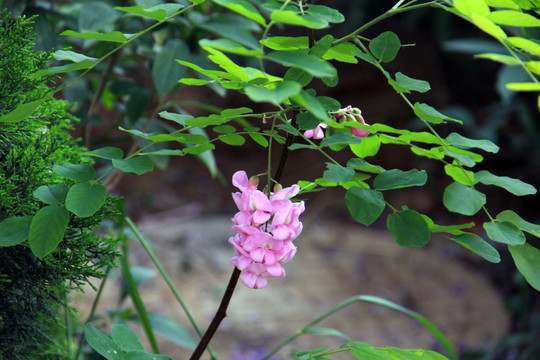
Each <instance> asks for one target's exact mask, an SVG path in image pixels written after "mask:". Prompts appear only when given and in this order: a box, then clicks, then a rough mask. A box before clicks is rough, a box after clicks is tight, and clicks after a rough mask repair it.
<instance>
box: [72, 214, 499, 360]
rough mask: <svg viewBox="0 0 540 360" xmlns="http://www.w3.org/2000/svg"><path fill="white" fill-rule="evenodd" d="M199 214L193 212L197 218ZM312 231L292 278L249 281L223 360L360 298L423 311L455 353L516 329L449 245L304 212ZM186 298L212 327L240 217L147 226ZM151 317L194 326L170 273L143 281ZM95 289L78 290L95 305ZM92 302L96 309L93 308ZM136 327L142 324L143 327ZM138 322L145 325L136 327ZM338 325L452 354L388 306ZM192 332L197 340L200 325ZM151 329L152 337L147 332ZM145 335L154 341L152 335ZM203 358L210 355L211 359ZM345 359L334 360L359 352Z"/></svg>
mask: <svg viewBox="0 0 540 360" xmlns="http://www.w3.org/2000/svg"><path fill="white" fill-rule="evenodd" d="M190 214H191V215H190ZM304 222H305V231H304V232H303V233H302V234H301V235H300V237H299V238H298V239H297V240H295V242H296V244H297V246H298V249H299V250H298V253H297V255H296V257H295V258H294V259H293V260H292V261H291V262H290V263H287V264H286V265H285V268H286V271H287V276H286V278H284V279H271V280H270V281H269V285H268V287H267V288H265V289H262V290H251V289H248V288H246V287H245V286H243V285H242V284H241V283H239V284H238V286H237V289H236V292H235V293H234V296H233V298H232V301H231V305H230V308H229V310H228V317H227V318H226V319H225V320H224V321H223V323H222V325H221V327H220V328H219V330H218V332H217V334H216V336H215V338H214V339H213V341H212V343H211V345H212V347H213V348H214V349H215V351H216V352H217V354H218V356H219V358H220V359H231V360H256V359H260V358H262V356H263V354H266V353H267V352H268V351H269V350H271V349H272V348H274V347H275V346H277V345H278V344H279V343H280V342H281V341H283V340H284V339H286V338H287V337H288V336H290V335H291V334H293V333H294V332H295V331H297V330H298V329H301V328H302V327H304V326H305V325H306V324H307V323H309V322H310V321H312V320H313V319H314V318H316V317H317V316H319V315H321V314H323V313H325V312H326V311H328V310H330V309H331V308H333V307H334V306H336V305H338V304H339V303H341V302H342V301H344V300H346V299H347V298H349V297H352V296H356V295H373V296H379V297H382V298H385V299H387V300H390V301H393V302H395V303H397V304H399V305H402V306H405V307H407V308H409V309H411V310H414V311H416V312H418V313H420V314H422V315H423V316H425V317H426V318H427V319H429V320H430V321H431V322H432V323H433V324H434V325H435V326H437V327H438V328H439V329H440V330H442V331H443V333H444V334H446V336H447V337H448V338H449V339H450V340H451V342H452V343H453V344H454V346H455V347H456V349H458V350H463V349H488V348H489V347H490V346H492V345H493V344H494V343H495V341H496V340H497V339H498V338H500V337H501V336H503V335H504V334H505V333H506V332H507V331H508V328H509V320H508V318H507V315H506V314H505V312H504V309H503V302H502V299H501V297H500V296H499V294H498V293H497V291H496V290H495V289H494V288H493V286H492V285H490V283H489V281H488V280H487V278H486V277H485V276H484V274H482V273H479V272H478V271H476V270H475V269H473V268H467V267H466V266H463V264H462V263H460V262H458V261H456V260H454V259H453V256H452V250H448V249H452V248H455V246H457V245H452V246H450V247H446V244H445V243H444V241H446V242H449V240H441V239H437V240H434V241H433V242H434V243H439V246H431V247H428V248H425V249H424V248H423V249H405V248H401V247H399V246H397V245H396V244H395V242H394V241H393V240H392V239H391V238H390V236H389V235H388V234H387V233H386V232H384V231H377V230H375V231H374V230H368V229H366V228H364V227H363V226H361V225H358V226H355V225H343V224H336V223H332V222H325V221H324V218H321V217H320V216H315V217H309V216H307V217H306V218H305V219H304ZM139 224H140V228H141V231H142V233H143V234H144V235H145V236H146V237H147V238H148V239H150V240H151V241H152V244H153V245H152V246H153V249H154V251H155V252H156V254H157V256H158V258H159V259H160V261H161V262H162V263H163V265H164V266H165V268H166V270H167V271H168V272H169V274H170V276H171V278H172V279H173V281H174V283H175V285H176V286H177V288H178V290H179V292H180V294H181V295H182V297H183V298H184V300H185V302H186V303H187V305H188V306H189V308H190V309H191V312H192V313H193V314H194V316H195V318H196V320H197V322H198V323H199V324H200V326H201V327H202V328H203V329H205V328H206V326H207V325H208V323H209V321H210V320H211V318H212V317H213V315H214V313H215V311H216V309H217V306H218V304H219V301H220V295H221V294H222V293H223V291H224V289H225V286H226V284H227V281H228V279H229V276H230V274H231V272H232V265H230V264H229V263H228V259H229V258H230V257H231V256H232V255H233V251H232V248H231V247H230V246H229V244H228V243H227V239H228V237H229V236H230V235H231V234H232V230H231V221H230V218H229V217H224V216H203V217H201V216H199V215H198V210H197V208H196V207H195V208H193V207H191V208H190V207H189V206H187V207H180V208H176V209H172V210H169V211H166V212H162V213H157V214H154V215H152V216H148V217H143V218H142V219H141V221H140V222H139ZM131 260H132V262H133V263H134V264H135V265H137V266H142V267H147V268H152V269H154V266H153V264H152V263H151V261H150V259H149V257H148V256H147V254H146V253H145V252H144V250H143V249H142V247H141V246H140V245H139V244H137V243H135V242H134V243H133V245H132V249H131ZM120 284H121V280H120V278H119V277H118V276H116V277H113V281H110V282H109V283H108V285H107V287H106V291H105V295H104V296H105V297H104V299H103V301H102V305H101V306H100V308H99V313H101V314H102V315H104V317H105V318H106V317H107V315H106V310H107V309H110V308H113V307H114V306H115V304H116V303H117V299H118V288H119V286H120ZM140 290H141V294H142V297H143V300H144V302H145V304H146V305H147V307H148V310H149V312H155V313H159V314H162V315H166V316H170V317H171V318H172V319H174V320H175V321H178V322H179V323H181V324H182V325H184V326H185V327H186V328H187V329H190V327H189V323H188V321H187V318H186V316H185V315H184V314H183V313H182V310H181V308H180V306H179V305H178V303H177V302H176V301H175V299H174V297H173V295H172V293H171V292H170V290H169V289H168V287H167V285H166V283H165V282H164V281H163V280H162V279H160V278H159V276H158V277H157V278H155V279H152V280H150V281H146V282H144V283H143V284H141V285H140ZM94 295H95V293H94V292H93V291H88V292H87V294H86V295H84V296H82V295H76V299H77V301H78V303H79V304H81V306H83V307H86V308H88V307H89V304H90V302H91V300H92V298H93V296H94ZM85 304H86V305H85ZM132 325H133V324H132ZM132 327H134V328H135V329H137V330H138V331H139V332H140V329H138V328H137V326H136V325H133V326H132ZM317 327H323V328H335V329H337V330H339V331H341V332H342V333H344V334H345V335H347V336H348V337H350V338H351V339H353V340H358V341H364V342H367V343H370V344H372V345H375V346H398V347H403V348H427V349H434V350H440V351H441V352H443V353H444V350H442V348H441V346H440V345H439V344H438V343H437V341H436V339H435V338H434V337H433V336H432V335H431V334H430V333H429V332H428V331H427V330H426V329H424V328H423V327H422V326H421V325H420V324H419V323H418V322H417V321H416V320H414V319H412V318H411V317H409V316H407V315H404V314H402V313H399V312H396V311H394V310H390V309H388V308H384V307H381V306H377V305H372V304H367V303H362V302H357V303H354V304H352V305H350V306H349V307H347V308H344V309H342V310H340V311H338V312H337V313H335V314H334V315H332V316H331V317H329V318H327V319H326V320H324V321H323V322H321V323H320V324H318V325H317ZM190 333H191V334H192V335H193V337H194V338H196V335H195V333H194V331H191V330H190ZM141 334H142V333H141ZM142 337H144V336H142ZM159 341H160V345H161V347H160V349H161V351H162V353H163V354H166V355H169V356H171V357H172V358H173V359H175V360H181V359H187V358H188V357H189V354H190V353H191V351H190V350H186V349H182V348H181V347H179V346H177V345H175V344H173V343H171V342H170V341H168V340H166V339H165V338H164V337H161V336H160V337H159ZM344 342H346V341H345V340H343V339H340V338H336V337H329V336H319V335H303V336H300V337H299V338H297V339H296V340H295V341H294V342H293V343H292V344H290V345H289V346H287V347H286V348H285V349H283V350H281V351H280V352H279V353H278V354H277V355H276V356H275V357H274V359H276V360H277V359H287V358H290V357H289V353H290V352H291V351H293V350H305V349H313V348H321V347H332V348H337V347H339V345H340V344H343V343H344ZM205 356H206V357H203V358H205V359H206V358H209V357H208V356H207V355H205ZM350 358H351V357H350V356H348V357H347V356H344V355H339V356H336V357H335V359H350Z"/></svg>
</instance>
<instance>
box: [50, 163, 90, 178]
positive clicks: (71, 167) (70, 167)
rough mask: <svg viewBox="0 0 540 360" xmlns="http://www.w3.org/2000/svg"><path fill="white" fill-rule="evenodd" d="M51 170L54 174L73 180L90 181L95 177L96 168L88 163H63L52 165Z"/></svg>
mask: <svg viewBox="0 0 540 360" xmlns="http://www.w3.org/2000/svg"><path fill="white" fill-rule="evenodd" d="M52 170H53V172H54V173H55V174H58V175H60V176H61V177H63V178H66V179H70V180H74V181H90V180H94V178H95V177H96V170H94V168H93V167H92V165H89V164H70V163H63V164H59V165H54V166H53V168H52Z"/></svg>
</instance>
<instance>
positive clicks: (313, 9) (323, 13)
mask: <svg viewBox="0 0 540 360" xmlns="http://www.w3.org/2000/svg"><path fill="white" fill-rule="evenodd" d="M307 11H308V13H309V14H311V15H313V16H315V17H316V18H317V19H323V20H325V21H328V22H329V23H341V22H343V21H345V16H343V14H341V13H340V12H339V11H337V10H336V9H333V8H331V7H328V6H324V5H309V7H308V9H307Z"/></svg>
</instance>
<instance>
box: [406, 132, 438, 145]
mask: <svg viewBox="0 0 540 360" xmlns="http://www.w3.org/2000/svg"><path fill="white" fill-rule="evenodd" d="M398 140H401V141H405V142H406V143H410V142H411V141H414V142H420V143H424V144H437V145H440V144H441V140H440V139H439V138H438V137H437V136H435V135H433V134H432V133H429V132H427V131H419V132H410V133H405V134H402V135H399V137H398Z"/></svg>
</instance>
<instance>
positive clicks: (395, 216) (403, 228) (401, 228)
mask: <svg viewBox="0 0 540 360" xmlns="http://www.w3.org/2000/svg"><path fill="white" fill-rule="evenodd" d="M386 226H387V227H388V231H389V232H390V233H391V234H392V235H394V237H395V238H396V241H397V243H398V244H399V245H401V246H406V247H422V246H424V245H426V244H427V243H428V242H429V238H430V235H431V231H430V230H429V226H428V224H427V223H426V220H425V219H424V218H423V217H422V215H421V214H420V213H418V212H417V211H414V210H402V211H398V212H396V213H392V214H390V215H388V218H387V220H386Z"/></svg>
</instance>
